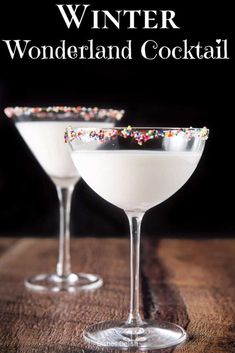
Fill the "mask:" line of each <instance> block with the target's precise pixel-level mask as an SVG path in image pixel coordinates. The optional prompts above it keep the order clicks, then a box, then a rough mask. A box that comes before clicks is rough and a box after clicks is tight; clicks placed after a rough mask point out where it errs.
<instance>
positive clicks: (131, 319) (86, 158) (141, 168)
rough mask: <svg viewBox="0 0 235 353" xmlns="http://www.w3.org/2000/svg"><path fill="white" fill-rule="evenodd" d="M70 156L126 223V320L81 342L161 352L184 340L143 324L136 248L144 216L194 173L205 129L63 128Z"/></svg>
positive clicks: (170, 328)
mask: <svg viewBox="0 0 235 353" xmlns="http://www.w3.org/2000/svg"><path fill="white" fill-rule="evenodd" d="M65 136H66V141H67V142H68V143H69V146H70V151H71V156H72V159H73V161H74V164H75V166H76V168H77V169H78V171H79V173H80V175H81V176H82V178H83V179H84V180H85V181H86V183H87V184H88V185H89V186H90V187H91V188H92V189H93V190H94V191H96V192H97V194H99V195H100V196H101V197H103V198H104V199H105V200H107V201H109V202H110V203H112V204H114V205H116V206H118V207H120V208H122V209H123V210H124V211H125V213H126V215H127V217H128V220H129V225H130V236H131V253H130V258H131V261H130V273H131V276H130V312H129V316H128V318H127V320H126V321H120V322H111V321H109V322H101V323H98V324H95V325H93V326H91V327H89V328H88V329H87V330H86V332H85V333H84V336H85V338H86V339H87V340H88V341H89V342H92V343H94V344H97V345H99V346H103V347H106V348H109V349H111V348H116V349H128V348H138V349H141V350H147V349H161V348H166V347H171V346H175V345H177V344H179V343H181V342H183V341H184V340H185V338H186V333H185V331H184V329H183V328H182V327H180V326H179V325H176V324H173V323H169V322H162V321H148V320H144V319H143V318H142V317H141V315H140V313H139V249H140V227H141V220H142V218H143V215H144V214H145V212H146V211H147V210H149V209H150V208H152V207H154V206H156V205H158V204H159V203H161V202H163V201H165V200H166V199H167V198H169V197H170V196H172V195H173V194H174V193H175V192H176V191H177V190H179V189H180V188H181V187H182V186H183V185H184V184H185V183H186V181H187V180H188V179H189V178H190V176H191V175H192V173H193V172H194V170H195V168H196V167H197V164H198V162H199V160H200V158H201V155H202V153H203V150H204V146H205V141H206V139H207V137H208V130H207V129H206V128H202V129H192V128H179V129H176V128H148V129H147V128H131V127H128V128H116V129H102V130H98V129H89V128H87V129H79V128H78V129H73V128H68V129H67V130H66V135H65Z"/></svg>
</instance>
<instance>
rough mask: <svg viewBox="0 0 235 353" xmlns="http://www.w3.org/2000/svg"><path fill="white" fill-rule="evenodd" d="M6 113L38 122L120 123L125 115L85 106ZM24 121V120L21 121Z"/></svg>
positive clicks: (20, 108)
mask: <svg viewBox="0 0 235 353" xmlns="http://www.w3.org/2000/svg"><path fill="white" fill-rule="evenodd" d="M4 113H5V114H6V116H7V117H8V118H11V119H17V118H18V119H20V118H23V117H24V118H25V119H27V118H28V119H29V118H32V119H33V118H34V119H37V120H38V121H41V120H47V119H49V120H50V119H53V118H54V119H55V118H61V119H62V118H64V119H74V120H77V119H81V120H82V121H102V120H103V121H105V120H107V119H110V120H112V121H113V120H114V121H118V120H121V118H122V117H123V115H124V114H125V110H123V109H113V108H98V107H84V106H45V107H44V106H41V107H24V106H15V107H6V108H5V109H4ZM20 121H22V120H20Z"/></svg>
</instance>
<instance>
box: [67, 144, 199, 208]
mask: <svg viewBox="0 0 235 353" xmlns="http://www.w3.org/2000/svg"><path fill="white" fill-rule="evenodd" d="M200 157H201V153H199V152H190V151H187V152H167V151H136V150H135V151H134V150H126V151H74V152H72V158H73V161H74V164H75V165H76V167H77V168H78V171H79V173H80V175H81V176H82V178H83V179H84V180H85V181H86V183H87V184H88V185H89V186H90V187H91V188H92V189H93V190H94V191H95V192H97V194H99V195H100V196H101V197H103V198H104V199H105V200H107V201H109V202H110V203H112V204H114V205H116V206H118V207H120V208H122V209H124V210H129V211H130V210H143V211H146V210H148V209H149V208H151V207H153V206H156V205H158V204H159V203H161V202H163V201H165V200H166V199H167V198H169V197H170V196H171V195H173V194H174V193H175V192H176V191H177V190H178V189H180V188H181V187H182V186H183V185H184V184H185V182H186V181H187V180H188V179H189V177H190V176H191V175H192V173H193V172H194V170H195V168H196V166H197V164H198V162H199V160H200Z"/></svg>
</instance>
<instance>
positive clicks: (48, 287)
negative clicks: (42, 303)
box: [24, 273, 103, 293]
mask: <svg viewBox="0 0 235 353" xmlns="http://www.w3.org/2000/svg"><path fill="white" fill-rule="evenodd" d="M24 283H25V286H26V287H27V288H28V289H31V290H34V291H38V292H41V291H47V292H48V291H49V292H60V291H66V292H71V293H73V292H78V291H81V290H92V289H96V288H99V287H101V286H102V284H103V280H102V278H101V277H100V276H97V275H92V274H89V273H78V274H75V273H71V274H70V275H69V276H58V275H57V274H40V275H36V276H34V277H30V278H27V279H26V280H25V282H24Z"/></svg>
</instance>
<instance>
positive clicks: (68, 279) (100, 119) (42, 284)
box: [5, 106, 124, 292]
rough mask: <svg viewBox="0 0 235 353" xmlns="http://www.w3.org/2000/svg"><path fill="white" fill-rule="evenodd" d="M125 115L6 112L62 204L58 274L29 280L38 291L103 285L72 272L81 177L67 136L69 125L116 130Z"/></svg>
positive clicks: (23, 109)
mask: <svg viewBox="0 0 235 353" xmlns="http://www.w3.org/2000/svg"><path fill="white" fill-rule="evenodd" d="M123 113H124V111H120V110H114V109H98V108H84V107H80V106H78V107H45V108H41V107H36V108H35V107H31V108H30V107H14V108H6V109H5V114H6V115H7V116H8V117H9V118H12V120H13V121H14V123H15V125H16V127H17V129H18V131H19V132H20V134H21V136H22V137H23V138H24V140H25V142H26V143H27V145H28V146H29V148H30V149H31V151H32V152H33V154H34V156H35V157H36V159H37V160H38V161H39V163H40V164H41V166H42V167H43V168H44V170H45V171H46V172H47V174H48V175H49V176H50V177H51V179H52V181H53V182H54V184H55V186H56V190H57V193H58V198H59V203H60V238H59V256H58V263H57V267H56V271H55V273H51V274H47V273H46V274H39V275H36V276H33V277H31V278H28V279H26V280H25V285H26V287H28V288H30V289H32V290H36V291H43V290H44V291H61V290H65V291H69V292H76V291H78V290H81V289H95V288H98V287H100V286H101V285H102V278H101V277H100V276H98V275H93V274H87V273H78V274H75V273H73V272H72V271H71V262H70V231H69V225H70V207H71V197H72V193H73V189H74V186H75V184H76V183H77V181H78V180H79V178H80V176H79V173H78V171H77V169H76V168H75V167H74V164H73V162H72V160H71V158H70V155H69V151H68V148H67V146H66V145H65V144H64V141H63V137H62V136H63V133H64V130H65V128H66V126H68V124H71V123H72V124H73V125H74V126H75V127H80V128H81V127H87V126H91V125H92V126H105V127H109V128H111V127H113V126H114V125H115V123H116V121H117V120H119V119H121V118H122V115H123Z"/></svg>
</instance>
